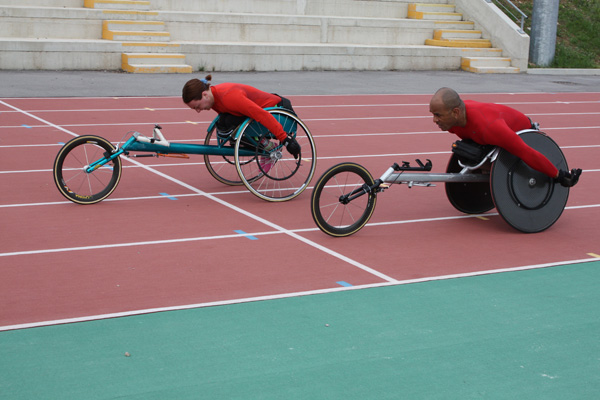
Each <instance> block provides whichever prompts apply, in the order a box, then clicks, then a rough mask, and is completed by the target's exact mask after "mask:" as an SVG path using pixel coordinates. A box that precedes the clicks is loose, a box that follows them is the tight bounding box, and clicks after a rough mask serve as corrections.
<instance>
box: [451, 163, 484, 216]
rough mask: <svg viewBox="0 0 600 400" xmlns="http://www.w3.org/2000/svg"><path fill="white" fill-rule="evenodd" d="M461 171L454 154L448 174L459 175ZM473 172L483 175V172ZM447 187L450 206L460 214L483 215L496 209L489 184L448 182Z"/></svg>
mask: <svg viewBox="0 0 600 400" xmlns="http://www.w3.org/2000/svg"><path fill="white" fill-rule="evenodd" d="M461 170H462V167H461V166H460V165H459V164H458V157H457V156H456V154H454V153H453V154H452V157H450V161H448V167H447V168H446V172H449V173H458V172H460V171H461ZM472 172H473V173H481V170H475V171H472ZM445 187H446V196H447V197H448V200H450V204H452V206H454V208H456V209H457V210H458V211H460V212H464V213H467V214H481V213H484V212H487V211H489V210H491V209H492V208H494V200H493V199H492V193H491V190H490V183H489V182H466V183H462V182H446V184H445Z"/></svg>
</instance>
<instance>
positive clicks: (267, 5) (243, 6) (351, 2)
mask: <svg viewBox="0 0 600 400" xmlns="http://www.w3.org/2000/svg"><path fill="white" fill-rule="evenodd" d="M28 1H31V0H28ZM413 2H414V0H328V1H323V0H218V1H215V0H152V9H154V10H159V11H169V12H193V13H198V12H202V13H224V14H238V13H244V14H260V15H269V14H270V15H273V14H277V15H312V16H335V17H361V18H406V15H407V8H408V5H409V4H410V3H413ZM427 2H428V3H431V4H435V3H440V4H446V3H448V0H427Z"/></svg>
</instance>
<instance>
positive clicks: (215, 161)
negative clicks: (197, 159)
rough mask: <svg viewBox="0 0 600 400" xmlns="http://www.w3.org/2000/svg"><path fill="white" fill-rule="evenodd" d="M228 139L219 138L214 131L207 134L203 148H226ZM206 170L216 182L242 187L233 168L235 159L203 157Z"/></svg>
mask: <svg viewBox="0 0 600 400" xmlns="http://www.w3.org/2000/svg"><path fill="white" fill-rule="evenodd" d="M227 142H229V140H228V139H223V138H220V137H219V135H217V134H216V133H215V129H214V127H213V129H211V130H210V131H208V132H207V134H206V137H205V138H204V145H205V146H221V147H222V146H227ZM204 164H205V165H206V169H207V170H208V172H209V173H210V174H211V175H212V177H213V178H215V179H216V180H217V181H219V182H221V183H224V184H225V185H229V186H242V185H243V184H244V183H243V182H242V180H241V179H240V175H239V174H238V172H237V168H236V167H235V157H233V156H222V155H210V154H205V155H204Z"/></svg>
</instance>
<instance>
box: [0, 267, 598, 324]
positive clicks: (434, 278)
mask: <svg viewBox="0 0 600 400" xmlns="http://www.w3.org/2000/svg"><path fill="white" fill-rule="evenodd" d="M588 262H598V258H595V257H593V258H584V259H580V260H567V261H561V262H553V263H545V264H534V265H525V266H520V267H513V268H498V269H491V270H486V271H476V272H465V273H459V274H451V275H438V276H430V277H424V278H416V279H407V280H402V281H394V282H382V283H373V284H367V285H357V286H351V287H339V288H330V289H319V290H308V291H304V292H294V293H283V294H276V295H269V296H258V297H248V298H241V299H233V300H223V301H213V302H207V303H197V304H186V305H181V306H171V307H159V308H148V309H142V310H131V311H123V312H117V313H110V314H100V315H90V316H85V317H76V318H65V319H57V320H51V321H41V322H31V323H25V324H16V325H6V326H0V332H1V331H9V330H16V329H27V328H37V327H42V326H50V325H61V324H72V323H77V322H87V321H97V320H104V319H110V318H120V317H131V316H136V315H144V314H154V313H158V312H165V311H180V310H189V309H194V308H206V307H215V306H224V305H231V304H241V303H250V302H257V301H265V300H276V299H285V298H292V297H301V296H310V295H315V294H327V293H334V292H345V291H350V290H360V289H371V288H378V287H386V286H398V285H407V284H412V283H423V282H433V281H442V280H449V279H457V278H468V277H474V276H482V275H492V274H500V273H504V272H518V271H527V270H533V269H541V268H550V267H561V266H566V265H573V264H583V263H588Z"/></svg>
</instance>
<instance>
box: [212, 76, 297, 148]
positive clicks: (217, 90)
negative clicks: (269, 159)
mask: <svg viewBox="0 0 600 400" xmlns="http://www.w3.org/2000/svg"><path fill="white" fill-rule="evenodd" d="M210 90H211V92H212V95H213V97H214V99H215V102H214V104H213V106H212V109H213V110H215V111H216V112H218V113H219V114H221V113H229V114H232V115H236V116H239V117H241V116H245V117H250V118H252V119H253V120H255V121H258V122H260V123H261V124H262V125H264V126H265V127H266V128H267V129H268V130H269V131H271V133H272V134H273V135H275V137H276V138H277V139H278V140H279V141H280V142H283V141H284V140H285V139H286V137H287V133H286V132H285V131H284V130H283V128H282V126H281V124H280V123H279V122H277V120H276V119H275V118H274V117H273V116H272V115H271V114H269V112H268V111H265V110H264V109H265V108H267V107H275V106H276V105H277V104H278V103H279V102H280V101H281V97H279V96H277V95H274V94H271V93H266V92H263V91H261V90H258V89H256V88H254V87H252V86H248V85H243V84H239V83H220V84H218V85H215V86H211V87H210Z"/></svg>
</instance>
